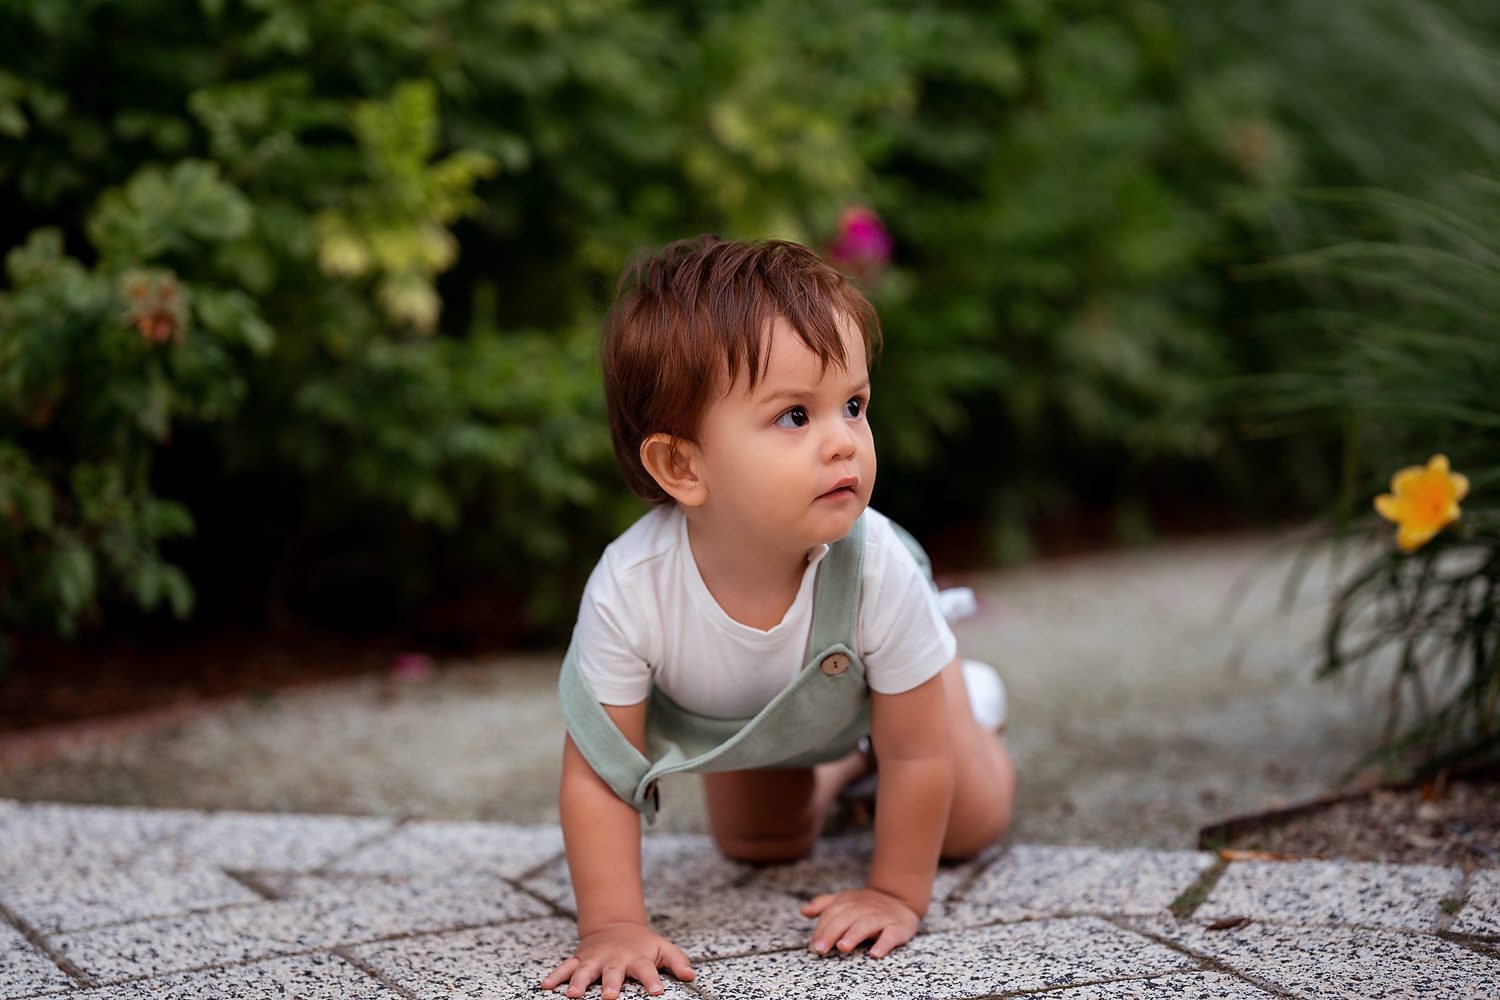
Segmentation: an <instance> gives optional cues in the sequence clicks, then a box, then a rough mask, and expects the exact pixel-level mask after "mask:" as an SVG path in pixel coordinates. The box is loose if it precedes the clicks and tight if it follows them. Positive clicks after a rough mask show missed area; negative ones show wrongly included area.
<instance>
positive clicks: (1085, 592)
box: [0, 535, 1381, 848]
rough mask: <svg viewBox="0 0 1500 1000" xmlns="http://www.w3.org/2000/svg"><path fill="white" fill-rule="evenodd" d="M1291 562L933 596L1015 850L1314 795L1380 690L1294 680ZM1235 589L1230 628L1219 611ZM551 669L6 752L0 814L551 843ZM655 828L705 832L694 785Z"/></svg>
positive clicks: (1305, 603)
mask: <svg viewBox="0 0 1500 1000" xmlns="http://www.w3.org/2000/svg"><path fill="white" fill-rule="evenodd" d="M1296 551H1297V549H1296V548H1295V547H1294V546H1292V545H1290V544H1288V543H1287V537H1286V536H1274V537H1273V536H1268V535H1255V536H1240V537H1231V538H1220V539H1215V540H1212V541H1195V542H1187V543H1175V544H1169V545H1159V546H1156V547H1153V548H1149V549H1144V550H1137V551H1131V552H1121V553H1112V554H1106V555H1095V556H1087V557H1079V558H1072V559H1066V560H1057V561H1051V562H1044V563H1039V564H1036V565H1032V566H1028V567H1024V568H1020V569H1016V570H1011V571H1005V572H996V573H988V574H983V575H978V576H973V577H966V578H963V579H961V580H954V581H948V582H959V583H965V584H967V585H969V586H972V587H974V588H975V590H976V592H977V593H978V596H979V602H980V611H979V613H978V614H977V615H976V616H975V617H973V618H971V619H969V620H967V621H964V622H962V623H960V625H959V626H958V632H959V640H960V644H961V648H962V649H963V651H964V654H965V655H966V656H970V657H973V658H977V659H983V660H987V661H989V662H991V663H994V664H996V665H997V666H998V667H999V668H1000V670H1001V673H1002V675H1003V676H1004V677H1005V680H1006V684H1007V686H1008V690H1009V696H1010V703H1011V721H1010V725H1009V729H1008V737H1009V740H1010V743H1011V747H1012V751H1013V754H1014V757H1015V760H1016V763H1017V767H1018V772H1019V775H1020V784H1019V790H1018V805H1017V818H1016V823H1015V827H1014V834H1013V835H1014V837H1015V838H1016V839H1017V840H1018V841H1020V842H1032V843H1054V844H1059V843H1061V844H1096V845H1114V846H1138V847H1155V848H1190V847H1192V846H1194V844H1195V840H1196V832H1197V830H1198V828H1199V827H1201V826H1203V825H1205V824H1207V823H1210V822H1213V821H1216V820H1219V819H1223V818H1225V817H1227V816H1230V815H1235V814H1241V813H1245V812H1251V811H1258V810H1262V809H1266V808H1270V807H1274V806H1278V805H1283V804H1287V803H1289V802H1292V801H1296V800H1300V799H1303V798H1307V797H1310V796H1312V795H1315V794H1319V793H1321V792H1324V791H1327V790H1329V789H1330V788H1332V787H1333V786H1334V784H1335V782H1336V780H1337V779H1338V777H1339V775H1340V774H1341V773H1343V772H1344V771H1345V770H1346V769H1347V768H1348V767H1349V766H1350V765H1351V764H1352V763H1353V762H1354V761H1355V760H1356V759H1357V758H1358V756H1359V754H1360V752H1361V751H1362V749H1363V748H1364V746H1365V743H1366V741H1367V740H1368V739H1370V738H1371V737H1372V736H1373V734H1374V727H1373V723H1372V722H1371V719H1373V718H1375V711H1374V710H1375V706H1376V705H1377V704H1378V697H1379V695H1380V693H1381V692H1380V689H1379V686H1377V685H1374V684H1367V685H1365V688H1366V690H1363V691H1361V690H1357V689H1356V688H1355V687H1354V686H1352V685H1350V684H1348V683H1329V682H1317V681H1314V680H1313V678H1312V666H1313V664H1314V662H1315V659H1314V654H1315V651H1316V640H1317V636H1318V629H1319V626H1320V625H1321V622H1322V615H1323V609H1324V602H1323V600H1322V599H1320V598H1319V595H1326V590H1327V579H1328V576H1329V572H1330V571H1329V567H1328V565H1327V560H1322V561H1321V562H1319V563H1317V564H1316V565H1315V567H1314V568H1315V572H1314V573H1313V574H1312V578H1313V579H1314V585H1313V587H1312V589H1311V590H1310V591H1309V590H1304V594H1303V597H1302V598H1301V599H1300V600H1299V601H1298V602H1297V604H1296V605H1295V606H1294V607H1293V608H1292V609H1291V611H1289V612H1288V611H1286V610H1285V609H1282V608H1280V607H1279V606H1278V597H1279V592H1280V588H1281V585H1282V583H1283V581H1284V580H1285V578H1286V574H1287V571H1288V568H1289V567H1290V566H1291V564H1292V559H1293V556H1294V554H1295V552H1296ZM1237 588H1238V589H1239V590H1241V591H1242V593H1240V595H1239V597H1240V599H1239V600H1238V602H1237V603H1235V604H1234V608H1233V614H1232V615H1231V614H1230V607H1229V602H1228V599H1229V598H1230V596H1231V594H1232V592H1235V591H1236V589H1237ZM558 661H559V655H558V654H552V655H529V656H521V657H499V658H494V659H486V660H482V661H473V662H463V663H447V664H443V665H442V668H441V669H440V670H439V671H438V672H437V673H436V675H435V676H434V677H433V678H432V679H430V680H427V681H422V682H402V681H398V680H395V679H392V678H381V677H369V678H363V679H360V680H357V681H353V682H345V683H339V684H333V685H328V686H325V687H321V688H315V689H308V690H303V691H298V692H293V693H285V694H280V695H276V696H272V697H270V698H264V699H258V700H240V701H236V702H231V703H228V704H224V705H220V706H215V707H209V708H205V709H202V710H200V711H198V712H195V713H193V714H190V715H188V716H185V717H184V716H180V715H179V716H171V717H164V718H161V719H157V720H145V721H142V722H140V723H139V724H136V725H125V726H119V727H114V728H107V727H97V726H96V727H87V728H85V729H84V730H82V731H80V732H78V733H77V734H75V736H74V737H72V738H67V739H64V738H59V737H58V736H56V734H54V735H53V736H51V737H34V738H29V739H28V740H27V741H24V742H19V743H18V742H17V741H15V740H12V741H11V742H10V743H9V744H8V745H7V746H6V747H5V748H4V749H3V750H0V796H9V797H13V798H17V799H47V800H54V801H74V802H99V803H109V804H116V805H139V806H159V807H172V806H177V807H190V808H206V809H226V808H232V809H247V810H276V811H296V812H317V813H345V814H361V815H371V816H388V817H426V818H442V819H484V820H500V821H505V822H511V823H523V824H537V823H555V822H556V821H557V810H556V802H555V795H556V784H557V779H558V774H559V751H560V747H561V733H562V726H561V720H560V715H559V712H558V708H557V705H556V699H555V694H554V685H555V678H556V670H557V664H558ZM662 797H663V806H664V810H665V811H664V814H663V818H662V823H661V824H660V826H661V829H663V830H664V831H667V832H686V833H697V832H702V831H704V830H705V829H706V827H705V826H704V818H703V813H702V804H701V796H700V793H699V790H698V785H697V782H696V779H693V778H677V779H673V780H672V781H669V782H666V783H664V784H663V791H662Z"/></svg>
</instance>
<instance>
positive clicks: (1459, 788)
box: [1202, 773, 1500, 869]
mask: <svg viewBox="0 0 1500 1000" xmlns="http://www.w3.org/2000/svg"><path fill="white" fill-rule="evenodd" d="M1288 812H1292V811H1291V810H1285V811H1283V812H1282V813H1281V814H1268V815H1267V816H1264V817H1259V818H1254V817H1246V818H1242V819H1238V820H1231V821H1229V822H1228V823H1226V824H1222V825H1221V826H1220V827H1219V828H1217V829H1216V828H1213V827H1210V828H1208V829H1205V830H1204V836H1203V841H1202V843H1203V846H1205V847H1224V848H1227V849H1230V850H1239V851H1258V852H1265V853H1268V854H1273V855H1284V856H1287V857H1293V858H1339V859H1343V860H1350V861H1383V862H1389V863H1392V864H1430V865H1447V866H1453V867H1459V868H1464V869H1474V868H1500V774H1495V773H1485V774H1482V775H1475V776H1473V777H1470V778H1464V779H1452V780H1439V781H1437V782H1433V783H1430V784H1426V785H1420V786H1416V787H1409V788H1377V789H1373V790H1371V791H1369V792H1363V793H1357V794H1354V795H1352V796H1350V797H1348V798H1347V799H1345V800H1343V801H1331V802H1327V803H1325V804H1322V805H1317V806H1313V807H1309V808H1305V811H1301V812H1296V813H1294V814H1292V815H1287V813H1288ZM1224 827H1229V829H1227V830H1226V829H1224Z"/></svg>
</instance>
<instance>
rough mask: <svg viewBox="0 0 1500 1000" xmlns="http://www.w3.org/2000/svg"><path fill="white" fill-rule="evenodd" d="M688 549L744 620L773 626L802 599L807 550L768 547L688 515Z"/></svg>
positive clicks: (716, 593)
mask: <svg viewBox="0 0 1500 1000" xmlns="http://www.w3.org/2000/svg"><path fill="white" fill-rule="evenodd" d="M687 534H688V548H689V550H690V552H689V554H690V555H691V556H692V558H693V561H694V562H695V563H697V565H698V575H699V576H701V577H703V583H704V585H705V586H706V587H708V592H709V593H710V594H712V595H713V598H714V600H715V601H717V602H718V603H719V607H721V608H723V609H724V613H725V614H727V615H729V617H731V618H733V619H734V620H735V621H737V622H739V623H740V624H742V625H748V626H750V627H751V628H758V629H760V630H761V631H768V630H770V629H772V628H774V627H775V626H776V625H779V624H780V623H781V620H782V619H783V618H785V617H786V613H787V610H788V609H789V608H790V607H791V606H792V602H793V601H795V600H796V599H797V591H798V590H799V589H801V586H802V577H803V574H804V573H805V572H806V571H807V553H806V552H805V551H802V552H788V551H786V550H783V549H773V548H768V547H766V546H764V545H762V544H760V543H759V542H757V541H756V540H755V539H753V538H750V537H747V536H746V535H744V534H741V533H738V532H728V531H714V530H712V529H710V528H709V527H707V526H705V525H702V524H699V523H698V522H697V519H696V518H693V517H689V518H688V519H687Z"/></svg>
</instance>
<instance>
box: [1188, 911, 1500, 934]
mask: <svg viewBox="0 0 1500 1000" xmlns="http://www.w3.org/2000/svg"><path fill="white" fill-rule="evenodd" d="M1241 916H1243V917H1244V918H1245V920H1247V921H1248V922H1251V923H1257V924H1265V925H1266V926H1267V927H1311V928H1320V929H1323V930H1351V931H1379V932H1383V933H1386V934H1395V935H1399V936H1401V937H1408V938H1412V937H1415V938H1433V937H1451V938H1461V937H1467V938H1474V937H1478V938H1481V939H1482V938H1484V937H1485V936H1486V935H1483V934H1461V933H1460V934H1455V933H1453V932H1452V931H1433V930H1426V929H1424V928H1421V927H1393V926H1391V925H1390V924H1360V923H1355V922H1353V921H1348V920H1344V921H1339V920H1318V919H1315V918H1297V917H1276V916H1255V915H1253V914H1248V913H1246V914H1235V917H1236V918H1238V917H1241ZM1199 926H1202V925H1199Z"/></svg>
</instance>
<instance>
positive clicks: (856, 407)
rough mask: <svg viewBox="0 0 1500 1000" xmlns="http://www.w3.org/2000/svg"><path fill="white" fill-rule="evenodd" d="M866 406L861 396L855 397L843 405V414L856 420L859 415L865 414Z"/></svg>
mask: <svg viewBox="0 0 1500 1000" xmlns="http://www.w3.org/2000/svg"><path fill="white" fill-rule="evenodd" d="M866 405H868V404H866V403H865V400H864V397H863V396H855V397H854V398H853V399H851V400H849V402H847V403H845V404H844V412H845V413H847V414H848V415H849V416H851V417H855V418H858V417H859V415H860V414H861V413H863V412H865V407H866Z"/></svg>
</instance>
